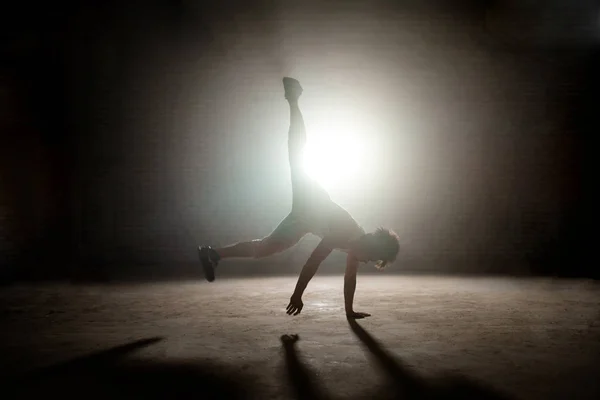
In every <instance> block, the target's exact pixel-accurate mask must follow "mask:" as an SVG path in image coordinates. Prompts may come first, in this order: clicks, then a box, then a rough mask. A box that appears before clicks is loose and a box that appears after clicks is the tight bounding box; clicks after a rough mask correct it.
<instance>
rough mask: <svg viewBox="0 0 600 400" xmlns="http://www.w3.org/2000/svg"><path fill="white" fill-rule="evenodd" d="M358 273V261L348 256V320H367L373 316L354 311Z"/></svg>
mask: <svg viewBox="0 0 600 400" xmlns="http://www.w3.org/2000/svg"><path fill="white" fill-rule="evenodd" d="M357 272H358V260H357V259H356V258H354V257H353V256H351V255H350V254H348V257H347V258H346V273H345V274H344V302H345V308H346V316H347V317H348V318H365V317H370V316H371V314H367V313H361V312H355V311H354V292H356V274H357Z"/></svg>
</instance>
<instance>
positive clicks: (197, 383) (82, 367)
mask: <svg viewBox="0 0 600 400" xmlns="http://www.w3.org/2000/svg"><path fill="white" fill-rule="evenodd" d="M349 324H350V328H351V329H352V331H353V332H354V334H355V335H356V336H357V337H358V338H359V339H360V341H361V342H362V344H363V345H364V346H365V347H366V348H367V349H368V350H369V351H370V353H371V355H372V356H373V359H374V360H375V362H376V364H378V366H379V367H380V369H381V370H382V371H383V372H384V373H385V375H386V376H387V377H388V384H386V385H383V386H382V387H380V388H379V389H378V390H377V391H376V392H374V393H357V394H355V395H354V396H351V398H352V399H355V400H356V399H363V398H364V399H378V400H381V399H408V400H410V399H446V398H453V399H472V398H477V399H508V397H507V396H506V395H504V394H501V393H499V392H497V391H495V390H493V389H491V388H488V387H486V386H483V385H481V384H479V383H476V382H473V381H472V380H469V379H466V378H464V377H456V378H447V379H444V380H442V381H437V380H436V381H435V382H433V381H430V380H426V379H423V378H422V377H420V376H418V375H417V374H416V373H415V372H413V371H411V370H410V369H409V368H407V367H406V366H404V365H403V364H402V362H401V361H399V360H397V359H396V358H395V357H394V356H392V355H391V354H389V353H388V352H387V351H386V350H385V349H384V348H383V347H382V346H381V345H380V344H379V343H378V342H377V341H376V340H375V339H374V338H373V337H371V335H370V334H369V333H368V332H367V331H365V329H364V328H362V327H361V326H360V325H359V324H358V323H357V322H356V321H354V320H349ZM161 340H163V339H162V338H148V339H142V340H138V341H135V342H132V343H128V344H125V345H122V346H117V347H114V348H111V349H108V350H104V351H101V352H98V353H93V354H91V355H87V356H84V357H80V358H77V359H75V360H71V361H68V362H65V363H60V364H56V365H53V366H50V367H45V368H41V369H38V370H35V371H33V372H31V373H27V374H25V375H24V376H21V377H18V378H16V379H7V380H6V381H5V382H4V383H3V384H2V386H3V389H4V390H3V393H5V394H8V397H7V398H36V397H37V396H43V397H49V396H50V397H51V396H53V395H55V396H60V397H61V398H63V399H75V398H77V399H79V398H86V399H111V400H118V399H132V398H140V399H142V398H143V399H187V398H198V399H232V400H236V399H250V398H258V399H259V398H263V397H261V396H260V395H259V394H260V392H261V390H257V389H259V388H258V387H257V382H259V378H260V377H259V376H257V375H253V374H250V373H247V372H246V371H245V370H244V369H243V367H237V368H235V367H229V366H224V365H221V364H216V363H212V362H202V361H196V360H193V361H189V362H181V361H179V362H173V361H172V362H168V361H155V360H128V359H126V356H128V355H130V354H131V353H133V352H134V351H136V350H139V349H142V348H145V347H147V346H150V345H153V344H155V343H158V342H160V341H161ZM281 341H282V344H283V349H284V352H285V365H286V370H287V375H288V378H289V381H290V384H291V389H292V391H293V394H294V396H293V397H295V398H297V399H298V400H309V399H310V400H326V399H329V398H331V397H332V396H330V395H328V394H327V393H326V391H325V390H324V389H323V388H322V386H321V385H320V382H319V380H318V379H317V375H316V374H315V373H313V372H312V371H311V370H310V368H308V367H307V366H306V365H305V364H304V363H303V362H302V361H301V357H300V356H299V354H298V350H297V341H298V336H297V335H283V336H282V337H281Z"/></svg>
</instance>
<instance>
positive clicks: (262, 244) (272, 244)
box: [198, 77, 306, 282]
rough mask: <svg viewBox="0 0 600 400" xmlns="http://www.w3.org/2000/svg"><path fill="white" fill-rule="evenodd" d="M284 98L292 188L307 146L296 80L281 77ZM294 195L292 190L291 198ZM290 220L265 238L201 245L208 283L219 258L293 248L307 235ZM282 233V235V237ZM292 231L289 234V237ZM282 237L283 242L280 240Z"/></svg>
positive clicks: (243, 256)
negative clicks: (287, 115) (288, 120)
mask: <svg viewBox="0 0 600 400" xmlns="http://www.w3.org/2000/svg"><path fill="white" fill-rule="evenodd" d="M283 86H284V89H285V98H286V100H287V101H288V103H289V105H290V129H289V134H288V151H289V159H290V168H291V172H292V186H294V185H293V183H294V181H295V180H296V179H297V177H298V174H300V173H301V170H302V159H301V158H302V150H303V148H304V146H305V144H306V128H305V126H304V119H303V117H302V113H301V112H300V107H299V106H298V98H299V97H300V95H301V94H302V91H303V89H302V87H301V86H300V82H298V81H297V80H296V79H292V78H288V77H285V78H283ZM296 195H297V193H296V191H294V197H296ZM295 228H296V227H295V226H294V223H293V218H291V219H290V218H286V219H285V220H284V221H283V222H282V223H281V224H280V226H279V227H278V228H277V229H275V231H274V232H273V233H272V234H271V235H270V236H269V237H267V238H264V239H257V240H251V241H247V242H238V243H234V244H231V245H228V246H225V247H221V248H216V249H215V248H212V247H210V246H202V247H199V248H198V253H199V256H200V261H201V263H202V268H203V269H204V275H205V277H206V279H207V280H208V281H209V282H212V281H214V280H215V271H214V270H215V267H216V266H217V265H218V264H219V261H220V260H221V259H222V258H262V257H268V256H270V255H273V254H275V253H279V252H282V251H284V250H286V249H288V248H290V247H292V246H294V245H295V244H296V243H297V242H298V241H299V240H300V239H301V238H302V236H304V234H305V233H306V232H303V231H302V230H301V229H295ZM282 232H283V235H282ZM290 232H291V235H290ZM283 237H285V239H282V238H283Z"/></svg>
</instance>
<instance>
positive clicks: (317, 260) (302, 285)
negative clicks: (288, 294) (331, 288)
mask: <svg viewBox="0 0 600 400" xmlns="http://www.w3.org/2000/svg"><path fill="white" fill-rule="evenodd" d="M331 251H332V249H331V247H330V246H329V245H328V244H327V243H326V242H325V240H321V243H319V245H318V246H317V247H316V248H315V249H314V250H313V252H312V254H311V255H310V257H308V260H307V261H306V264H304V267H303V268H302V272H300V276H299V277H298V283H297V284H296V290H294V295H298V296H300V297H302V294H303V293H304V289H306V286H307V285H308V282H310V280H311V279H312V277H313V276H314V275H315V273H316V272H317V270H318V269H319V266H320V265H321V263H322V262H323V260H325V259H326V258H327V257H328V256H329V254H331Z"/></svg>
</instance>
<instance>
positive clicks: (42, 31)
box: [0, 1, 599, 278]
mask: <svg viewBox="0 0 600 400" xmlns="http://www.w3.org/2000/svg"><path fill="white" fill-rule="evenodd" d="M384 3H385V2H382V4H380V5H379V6H378V7H379V9H377V8H376V7H370V9H369V10H363V9H361V8H360V6H359V5H356V6H353V4H354V3H348V2H346V3H345V4H346V5H345V6H343V7H341V6H339V7H338V6H336V5H334V4H333V3H328V4H329V5H328V6H327V7H324V8H323V6H320V7H321V8H316V7H317V6H316V5H313V4H312V3H310V4H309V3H307V4H306V5H304V6H302V7H300V6H296V7H295V8H294V10H290V9H287V10H281V9H279V10H276V9H273V8H272V7H271V6H268V5H267V3H264V4H263V3H259V2H256V3H255V4H250V2H245V3H243V4H239V5H237V6H235V7H234V6H233V4H224V3H222V2H218V3H217V2H215V3H214V4H212V5H211V4H207V5H195V4H192V3H188V2H166V1H165V2H160V1H153V2H129V3H127V4H123V3H118V4H117V3H116V2H115V3H114V4H112V3H111V2H104V3H102V5H100V6H94V7H92V6H79V7H78V8H68V6H67V4H66V2H65V3H64V4H60V3H58V4H56V3H53V5H52V7H51V6H49V5H46V6H44V5H36V6H35V7H30V6H27V7H25V6H13V9H12V10H10V12H7V13H4V14H3V16H2V18H3V19H4V20H3V24H2V26H3V28H2V29H3V36H4V37H6V38H7V40H6V41H5V42H4V44H3V48H2V66H1V70H0V71H1V76H0V78H1V79H0V89H1V90H2V92H1V101H2V116H1V119H0V129H1V131H2V139H1V144H0V160H1V161H0V166H1V168H2V169H1V175H0V177H1V178H2V180H1V182H0V185H1V187H0V193H2V197H1V198H0V212H1V214H0V218H2V224H1V232H0V234H1V238H0V246H1V247H0V250H1V251H2V253H1V254H2V258H1V260H0V261H1V262H2V265H3V266H2V274H3V276H5V277H8V276H16V275H18V276H22V277H30V278H33V277H51V276H56V277H58V276H69V275H72V274H82V273H83V275H85V274H86V273H87V271H90V270H101V271H111V268H114V266H118V268H119V269H123V268H131V270H132V271H133V270H134V269H135V270H136V271H140V270H142V269H143V268H149V269H151V270H153V271H158V270H161V268H163V267H161V265H169V267H168V268H169V269H170V270H171V271H173V268H180V270H181V271H182V272H183V271H184V269H185V268H184V267H173V266H174V265H183V264H185V263H193V262H194V260H195V258H194V257H195V246H196V245H197V244H199V243H218V244H225V243H228V242H232V241H237V240H244V239H252V238H255V237H260V236H263V235H265V234H267V233H268V232H269V231H270V230H271V229H273V228H274V226H276V224H277V223H278V222H279V221H280V220H281V219H282V218H283V216H284V215H285V213H286V212H287V211H288V208H289V205H288V204H289V200H290V196H289V194H288V193H287V191H289V184H288V182H287V170H286V169H285V168H286V164H285V163H286V160H285V154H284V153H283V152H282V149H285V146H284V144H285V131H286V123H287V122H286V118H287V114H286V113H287V110H286V109H285V104H282V101H281V93H280V90H281V89H280V87H279V85H280V80H279V79H280V76H281V75H284V74H287V73H290V71H291V72H292V73H293V72H296V73H298V74H299V77H303V76H306V81H307V82H309V83H311V84H312V85H313V88H314V87H319V85H334V83H332V82H333V81H334V80H336V79H337V80H338V82H335V84H338V83H339V82H341V83H339V84H341V85H342V86H349V85H355V86H356V87H363V86H360V85H361V83H360V82H362V81H361V79H363V80H364V79H366V80H367V81H366V82H367V83H366V84H364V85H366V86H367V87H368V86H369V85H370V87H374V88H375V89H372V90H373V91H374V93H379V94H382V95H383V97H384V100H382V106H381V113H382V115H383V114H385V115H388V116H393V115H396V114H397V113H396V112H395V111H394V110H395V108H396V107H398V108H399V109H400V108H401V107H407V104H408V105H409V106H408V107H409V108H411V109H412V110H416V112H415V114H419V115H420V118H416V117H415V119H414V120H411V123H410V128H411V130H408V131H407V132H404V133H399V134H397V135H395V136H390V137H389V138H388V139H389V146H388V149H387V151H389V154H386V156H388V157H387V158H386V160H388V161H386V162H388V163H389V168H388V171H389V172H388V175H385V176H381V177H380V178H381V184H380V186H386V187H387V190H386V191H384V192H383V193H386V195H385V196H386V197H385V200H381V201H382V202H383V204H381V203H380V204H378V207H367V206H366V205H365V203H370V202H371V203H372V202H375V201H379V200H378V199H381V198H382V196H381V195H380V194H379V193H380V192H377V193H378V194H377V195H374V194H373V195H369V194H368V193H362V194H361V195H360V196H358V195H357V197H356V199H346V200H345V201H346V203H345V204H344V206H346V207H347V208H348V209H349V210H350V211H351V212H353V213H354V214H355V215H357V218H359V219H360V220H362V221H365V224H366V225H369V226H370V225H378V224H380V223H381V222H380V221H384V223H383V225H389V226H391V227H392V228H393V229H395V230H396V231H398V232H399V233H400V234H401V236H402V238H403V239H404V240H405V241H406V242H407V244H406V246H405V249H406V252H405V253H404V254H403V258H402V261H403V262H404V265H405V268H420V269H428V270H442V271H444V270H461V269H467V270H471V271H473V272H477V271H479V272H481V271H505V272H511V273H514V272H531V271H535V272H541V273H560V274H563V275H577V276H581V275H591V274H593V273H594V272H593V271H587V267H586V265H588V264H589V262H586V260H589V258H588V257H589V254H590V253H591V251H590V249H591V246H592V243H591V240H592V239H591V238H592V236H590V235H588V234H587V233H586V232H589V231H590V229H591V228H593V226H591V224H592V223H593V218H592V216H593V215H594V214H593V210H594V208H593V204H595V203H596V202H595V199H594V197H593V196H594V195H593V193H594V191H593V187H592V182H593V171H594V168H593V167H594V166H595V163H596V157H594V154H593V151H594V147H593V145H592V137H594V133H595V132H597V131H598V127H599V126H598V125H599V124H598V122H597V118H596V115H595V114H596V108H597V107H596V106H595V105H596V104H598V100H599V99H598V89H599V88H598V78H597V73H596V72H595V71H598V70H599V69H598V67H599V65H598V64H599V59H598V44H597V42H593V41H589V40H588V41H585V40H579V39H577V38H573V37H567V38H565V37H564V36H561V35H562V33H560V32H558V31H557V32H558V33H552V32H551V31H549V30H548V28H547V25H544V24H541V23H540V22H539V21H540V19H539V17H536V14H535V13H534V12H533V11H530V12H529V14H527V13H523V12H522V13H521V14H519V15H526V16H527V15H529V18H530V19H529V21H533V22H530V23H529V25H528V24H527V21H528V19H527V18H526V17H522V18H520V19H519V18H514V20H515V21H521V22H520V23H521V24H522V25H521V27H520V28H519V29H520V32H521V35H522V36H521V37H519V36H518V34H517V35H516V36H515V33H514V32H513V31H511V30H510V29H508V28H507V27H506V26H507V25H506V21H510V20H511V18H510V17H507V15H509V16H510V15H511V14H510V12H516V11H514V10H512V11H511V8H510V7H509V6H507V5H505V4H504V3H501V2H500V3H499V2H495V3H492V2H489V4H480V3H477V2H468V1H463V2H456V3H455V6H454V7H450V6H449V5H448V2H428V3H427V5H424V4H423V3H422V2H420V3H419V2H416V3H414V4H412V3H408V4H407V5H406V6H405V7H404V8H402V9H399V8H398V7H391V6H390V5H388V4H387V3H385V4H384ZM217 4H219V5H218V6H217ZM356 4H358V3H356ZM507 4H508V3H507ZM19 7H20V8H19ZM340 7H341V8H340ZM513 7H514V6H513ZM553 15H556V13H555V14H553ZM536 18H537V19H536ZM542 20H543V21H547V20H548V18H546V19H542ZM286 21H287V22H286ZM294 21H295V23H296V25H294ZM298 21H299V22H298ZM336 21H337V22H336ZM523 21H524V22H523ZM535 21H538V22H535ZM573 21H574V22H573ZM573 21H572V22H571V23H572V24H575V26H577V24H579V25H582V24H583V22H581V21H580V20H578V19H577V18H575V17H573ZM286 24H287V25H286ZM563 25H564V23H563ZM567 25H568V24H567ZM286 26H287V28H286ZM289 26H296V27H298V26H299V27H300V28H298V29H299V30H298V31H296V32H295V35H296V36H295V38H297V40H296V41H289V42H287V43H288V44H287V45H286V44H285V43H283V40H282V39H281V37H280V35H281V32H287V33H286V34H289ZM532 26H533V27H537V28H536V29H533V28H531V27H532ZM528 27H529V28H528ZM309 28H310V29H309ZM567 28H569V27H568V26H566V28H564V27H563V29H564V30H565V31H569V30H568V29H567ZM286 29H287V30H286ZM378 29H379V30H378ZM312 30H314V32H312ZM323 32H327V33H328V34H331V36H323ZM331 32H333V33H331ZM325 38H329V39H327V40H328V41H329V42H327V40H325ZM540 38H541V39H540ZM289 43H292V44H294V47H290V45H289ZM286 46H288V47H286ZM327 46H332V47H327ZM332 48H333V49H336V54H335V55H331V49H332ZM336 57H337V60H338V61H336ZM345 59H348V60H350V61H348V62H345V64H344V63H343V62H342V61H339V60H345ZM307 60H309V61H307ZM311 60H312V61H311ZM354 62H357V63H362V64H356V65H354V66H353V65H349V64H351V63H354ZM340 63H342V64H343V65H342V67H343V68H345V69H343V68H342V69H338V70H336V69H335V66H336V65H338V64H340ZM357 65H360V67H358V66H357ZM373 65H375V66H373ZM320 66H323V68H325V67H327V68H329V67H331V68H332V69H331V70H328V71H327V73H325V72H324V71H325V69H321V70H319V68H321V67H320ZM336 71H338V72H336ZM361 71H362V72H361ZM365 71H366V72H365ZM327 74H330V75H331V76H330V77H328V78H327V79H325V76H326V75H327ZM361 74H362V75H361ZM369 74H370V75H369ZM374 76H375V77H374ZM407 76H410V79H408V78H407ZM365 77H366V78H365ZM369 79H370V80H372V82H371V83H369V81H368V80H369ZM407 82H408V83H407ZM334 86H335V85H334ZM338 86H339V85H338ZM328 87H329V86H328ZM332 87H333V86H332ZM377 90H379V92H378V91H377ZM372 101H375V100H374V99H373V100H372ZM408 114H410V113H408ZM390 118H392V117H390ZM400 122H401V121H400V120H394V119H393V118H392V119H390V122H389V124H390V125H393V124H395V123H400ZM413 142H414V143H417V144H419V146H421V148H423V149H425V150H427V151H431V152H432V153H431V154H432V156H430V158H423V159H421V160H416V161H411V160H410V159H408V158H406V157H404V156H402V153H401V152H400V151H398V149H399V148H400V147H401V146H403V145H404V144H406V143H413ZM436 154H437V155H436ZM436 157H437V158H436ZM282 166H283V167H282ZM407 169H414V171H415V173H414V174H412V175H407V176H412V177H413V178H405V181H402V182H401V181H400V178H398V177H397V174H396V171H401V170H404V171H405V170H407ZM405 175H406V174H405ZM411 179H413V180H411ZM413 181H414V182H413ZM417 181H420V182H419V183H415V182H417ZM403 188H404V189H403ZM428 188H429V189H428ZM432 188H435V189H432ZM428 190H429V191H430V192H428ZM419 191H422V193H419ZM373 192H374V191H373ZM431 193H433V194H431ZM361 196H362V197H361ZM369 196H372V197H369ZM425 199H427V200H425ZM421 200H422V201H421ZM423 204H425V205H423ZM418 205H421V207H418ZM375 209H376V210H375ZM312 245H314V241H313V240H312V239H308V240H307V241H305V242H303V243H302V244H301V245H300V246H299V247H298V248H297V249H295V250H293V251H292V252H290V253H289V254H287V255H284V256H281V257H280V258H278V259H277V260H279V261H280V262H282V263H283V264H285V263H286V262H293V263H296V264H300V265H301V263H302V261H303V259H304V257H305V256H306V255H307V253H308V252H309V251H310V246H312ZM334 261H338V260H337V259H335V260H334ZM136 264H137V265H141V266H143V267H136V268H133V265H136ZM254 264H256V265H253V268H255V269H257V270H260V269H261V268H262V269H263V270H267V267H261V264H260V263H254ZM128 265H131V266H132V267H127V266H128ZM150 265H153V266H150ZM109 266H113V267H110V268H109ZM231 268H232V269H235V268H236V267H235V265H233V266H232V267H231ZM240 268H245V267H240ZM290 268H291V267H290ZM327 268H329V269H330V270H331V271H334V270H337V267H336V266H335V265H333V264H331V263H330V264H327V266H326V268H325V269H327ZM296 269H297V268H296V267H293V270H294V271H295V270H296ZM291 270H292V269H289V271H291ZM175 271H179V270H177V269H175ZM286 271H287V272H289V271H288V270H286ZM107 274H108V275H110V272H107Z"/></svg>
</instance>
